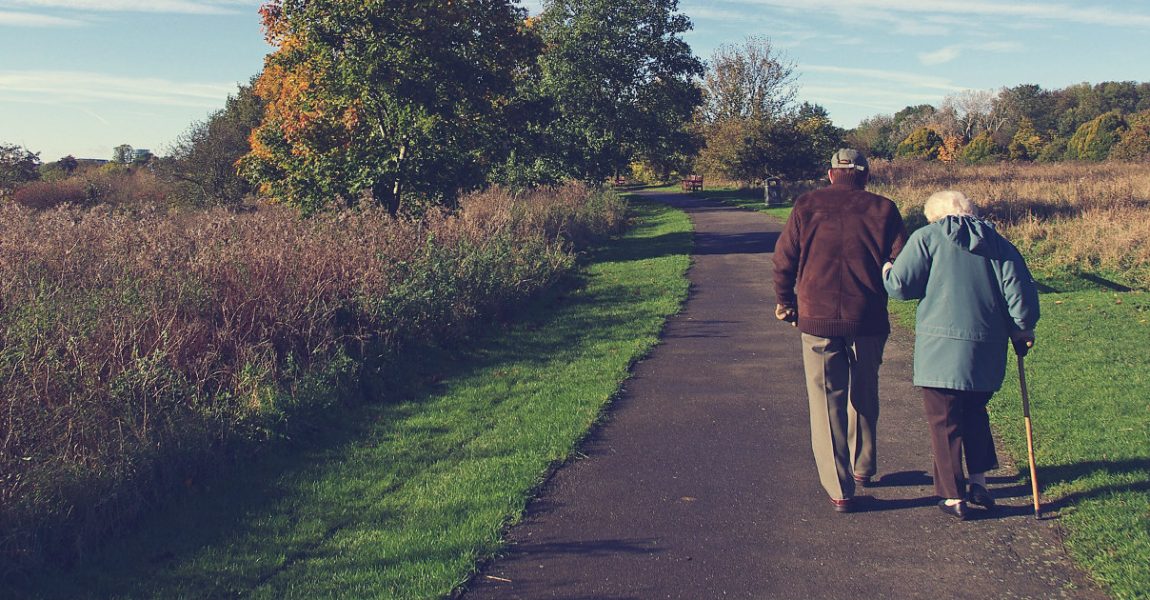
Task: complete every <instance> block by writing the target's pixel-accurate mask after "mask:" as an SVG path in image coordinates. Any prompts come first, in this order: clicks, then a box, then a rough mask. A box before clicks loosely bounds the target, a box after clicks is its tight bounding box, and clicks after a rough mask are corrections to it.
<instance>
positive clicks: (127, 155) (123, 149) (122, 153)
mask: <svg viewBox="0 0 1150 600" xmlns="http://www.w3.org/2000/svg"><path fill="white" fill-rule="evenodd" d="M135 152H136V151H135V149H134V148H132V146H130V145H128V144H120V145H119V146H116V147H115V148H112V162H114V163H119V164H121V165H130V164H132V157H133V155H134V154H135Z"/></svg>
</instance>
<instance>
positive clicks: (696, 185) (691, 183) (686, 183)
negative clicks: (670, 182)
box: [683, 175, 703, 192]
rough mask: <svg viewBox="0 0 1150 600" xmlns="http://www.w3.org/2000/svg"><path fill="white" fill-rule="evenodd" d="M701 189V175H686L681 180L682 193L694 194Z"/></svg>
mask: <svg viewBox="0 0 1150 600" xmlns="http://www.w3.org/2000/svg"><path fill="white" fill-rule="evenodd" d="M702 189H703V176H702V175H688V176H687V177H686V178H685V179H683V191H684V192H696V191H701V190H702Z"/></svg>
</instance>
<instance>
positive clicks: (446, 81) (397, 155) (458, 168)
mask: <svg viewBox="0 0 1150 600" xmlns="http://www.w3.org/2000/svg"><path fill="white" fill-rule="evenodd" d="M261 12H262V14H263V17H264V26H265V31H266V34H267V38H268V40H269V42H270V43H272V44H273V45H275V46H276V47H277V50H276V51H275V52H274V53H272V54H271V55H270V56H269V57H268V59H267V61H266V63H265V67H264V71H263V74H262V75H261V76H260V78H259V80H258V81H257V83H256V86H255V89H256V93H257V94H258V95H259V96H260V97H261V98H262V99H263V100H264V101H266V102H267V104H268V106H267V109H266V114H265V118H264V121H263V123H262V125H261V126H260V127H259V128H258V129H256V131H255V132H254V133H253V136H252V152H251V153H250V154H249V155H248V156H247V157H246V158H245V159H244V161H243V167H244V170H245V172H246V173H248V174H249V175H250V176H251V177H252V178H253V179H254V180H255V181H256V182H258V183H259V185H260V189H261V191H262V192H264V193H266V194H268V195H271V196H274V197H277V198H280V199H282V200H285V201H288V202H291V203H294V204H297V205H299V206H301V207H303V208H304V209H305V210H314V209H317V208H320V207H322V206H324V205H326V204H328V203H329V202H332V201H334V200H336V199H340V200H342V201H344V202H346V203H348V204H354V203H356V202H358V201H359V200H360V199H361V198H362V197H364V196H368V195H369V196H371V197H372V198H374V199H375V201H377V202H380V203H382V204H384V205H385V206H387V207H388V209H389V210H390V211H391V212H392V213H395V212H396V211H398V209H399V207H400V203H401V199H402V198H404V197H407V196H415V197H422V198H430V199H434V200H438V201H445V202H450V201H452V200H453V199H454V197H455V196H456V194H457V193H458V191H459V190H460V189H461V188H468V187H473V186H477V185H480V184H481V183H482V182H483V180H484V176H485V168H484V166H483V163H484V161H485V160H486V158H485V156H484V150H485V149H486V148H487V144H488V143H489V142H490V140H491V138H492V137H494V136H495V135H497V132H498V131H499V130H500V127H499V122H500V121H501V119H502V117H503V114H502V112H501V107H503V106H505V105H506V100H505V99H506V98H507V96H508V95H509V94H510V93H511V88H512V82H513V76H514V73H515V71H516V69H519V68H522V66H523V64H524V62H525V61H526V60H527V59H528V58H530V57H532V56H534V54H535V48H534V46H533V45H532V39H533V38H532V37H531V36H529V35H527V33H526V32H525V25H524V17H525V15H526V13H525V11H524V10H523V9H520V8H517V7H515V6H514V5H513V3H512V2H511V1H510V0H398V1H397V0H273V1H272V2H269V3H267V4H265V5H264V6H263V7H262V8H261Z"/></svg>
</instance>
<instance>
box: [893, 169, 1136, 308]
mask: <svg viewBox="0 0 1150 600" xmlns="http://www.w3.org/2000/svg"><path fill="white" fill-rule="evenodd" d="M871 184H872V185H871V189H872V190H874V191H876V192H877V193H880V194H883V195H885V196H887V197H889V198H891V199H893V200H894V201H895V202H896V203H897V204H898V205H899V208H900V209H901V210H902V212H903V214H904V215H905V216H906V218H907V222H908V224H910V225H912V226H917V225H921V224H923V223H924V222H925V221H924V220H923V218H922V206H923V204H924V203H925V202H926V199H927V198H928V197H929V196H930V194H932V193H934V192H936V191H939V190H944V189H954V190H959V191H962V192H963V193H965V194H966V195H967V196H969V197H970V198H971V199H972V200H974V202H975V203H976V204H977V205H978V207H979V210H980V211H981V212H982V214H983V215H984V216H986V217H987V218H988V219H990V220H991V221H993V222H994V223H996V224H997V225H998V227H999V230H1000V231H1001V232H1002V233H1003V234H1004V235H1005V236H1006V237H1008V238H1009V239H1010V240H1011V241H1013V242H1014V243H1015V244H1016V245H1018V246H1019V248H1020V249H1022V250H1023V252H1024V254H1026V256H1027V260H1028V261H1029V262H1030V263H1031V266H1032V267H1035V268H1037V269H1039V270H1052V271H1061V270H1069V271H1077V272H1093V271H1096V270H1099V269H1102V270H1106V271H1108V272H1110V273H1111V274H1119V275H1121V276H1122V278H1123V279H1124V280H1125V283H1126V284H1127V285H1132V286H1134V287H1139V288H1142V289H1150V225H1148V224H1150V165H1146V164H1143V163H1122V162H1106V163H1049V164H1032V163H1001V164H998V165H977V166H964V165H953V164H941V163H925V162H916V161H895V162H885V161H874V165H873V174H872V179H871Z"/></svg>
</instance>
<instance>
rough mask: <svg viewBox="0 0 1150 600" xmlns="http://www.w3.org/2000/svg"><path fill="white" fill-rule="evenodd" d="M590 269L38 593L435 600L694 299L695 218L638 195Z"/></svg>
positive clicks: (31, 593)
mask: <svg viewBox="0 0 1150 600" xmlns="http://www.w3.org/2000/svg"><path fill="white" fill-rule="evenodd" d="M635 206H636V217H637V220H636V225H635V227H633V228H632V229H631V230H630V232H629V233H628V234H627V235H626V236H625V237H624V238H622V239H620V240H617V241H616V242H614V243H612V244H609V245H607V246H604V247H602V248H599V249H597V250H595V251H594V252H593V253H592V254H591V256H590V257H589V259H588V263H587V267H586V268H585V269H584V270H583V271H582V273H581V277H582V281H580V282H578V285H575V284H572V285H569V286H567V287H566V288H565V289H562V290H557V291H555V292H554V293H553V294H551V295H550V296H548V297H546V298H544V299H541V300H540V301H539V302H538V303H537V304H536V305H534V306H533V307H531V308H530V309H529V310H527V311H526V312H525V314H523V315H521V316H520V317H518V318H516V319H515V320H514V322H513V323H510V324H504V325H502V326H499V325H496V326H493V330H494V331H492V332H489V333H488V334H487V335H483V336H477V339H475V340H472V341H469V342H464V343H461V344H459V345H458V346H457V347H454V348H450V349H438V350H436V349H428V350H426V351H423V352H421V353H419V354H413V355H409V356H407V357H405V362H406V366H405V370H404V373H405V375H404V377H403V379H402V380H398V381H394V382H392V384H391V385H390V387H389V389H388V395H389V396H395V395H396V394H397V393H399V392H400V391H402V394H400V396H401V397H404V398H407V399H406V400H403V401H398V402H394V403H388V404H378V405H371V406H366V407H361V408H357V409H351V410H350V411H349V412H348V413H346V414H343V415H339V416H332V417H331V418H330V419H329V422H326V423H323V424H317V429H316V431H315V432H313V433H312V434H310V435H308V436H306V438H305V439H301V440H297V441H296V442H294V443H293V444H292V445H291V448H284V449H283V451H282V452H280V453H278V454H276V455H274V456H268V457H265V458H263V459H261V460H259V461H258V462H255V463H253V464H250V465H248V466H246V467H245V468H243V469H239V468H237V469H234V470H232V471H231V472H230V475H229V476H227V477H226V478H222V479H216V480H213V481H210V482H207V483H206V484H204V483H200V482H188V483H189V486H190V487H191V488H193V491H191V492H190V493H189V495H188V497H187V498H186V500H184V501H182V502H181V503H180V504H179V505H177V506H173V507H171V508H169V509H167V510H165V511H163V512H160V513H157V514H155V515H154V516H153V517H152V518H151V519H150V520H149V521H148V522H146V523H144V524H143V525H142V526H141V527H140V528H139V529H138V531H137V532H136V533H134V534H131V535H128V536H125V537H124V538H122V539H119V540H117V541H115V542H113V543H112V544H111V545H109V546H107V547H106V548H105V549H104V550H103V551H102V553H101V556H100V557H94V558H93V559H92V560H90V561H89V562H88V563H87V564H86V565H84V566H83V567H81V568H77V569H73V570H70V571H63V572H55V573H46V574H42V575H41V576H40V577H38V578H35V579H32V580H31V581H25V582H23V583H22V584H21V586H20V587H19V588H18V589H20V590H22V593H23V595H26V596H27V597H32V598H111V597H128V598H136V597H147V598H181V597H187V598H191V597H195V598H204V597H236V596H244V597H253V598H331V597H345V598H346V597H360V598H384V597H386V598H434V597H442V596H445V595H448V594H450V593H451V592H452V590H453V589H455V588H457V587H458V586H459V585H460V584H461V583H463V582H464V581H466V580H467V578H468V577H469V575H470V574H471V573H472V572H473V571H474V569H475V567H476V565H477V564H478V563H479V562H481V561H483V560H484V559H486V558H488V557H490V556H492V555H493V554H494V553H495V552H496V551H497V550H498V549H499V547H500V543H501V542H500V540H501V535H502V532H503V530H504V528H505V526H506V525H507V524H508V523H512V522H514V521H515V520H516V519H517V518H518V517H519V516H520V515H521V513H522V510H523V508H524V506H525V504H526V501H527V499H528V498H529V497H530V496H531V495H532V494H533V492H534V491H535V490H536V489H537V488H538V485H539V484H540V483H541V481H542V480H543V478H544V477H545V475H546V473H547V472H548V471H549V469H551V468H552V467H554V466H555V465H556V464H559V463H561V462H562V461H564V460H565V459H566V458H567V457H568V456H569V455H570V454H571V453H572V451H573V450H574V449H575V448H576V446H577V444H578V442H579V440H580V439H582V438H583V437H584V436H585V435H586V433H587V432H588V431H589V429H590V428H591V427H592V426H593V425H594V424H595V422H596V421H597V419H598V418H599V416H600V414H601V412H602V410H603V408H604V406H605V405H607V404H608V403H609V402H610V400H611V399H612V398H613V397H614V396H615V394H616V393H617V391H618V389H619V385H620V383H621V382H622V381H623V380H624V379H625V378H626V377H627V376H628V373H629V368H630V366H631V365H632V364H633V363H634V361H636V360H637V359H639V358H640V357H642V356H643V355H644V354H645V353H647V352H648V351H649V349H650V348H651V347H652V346H653V345H654V344H656V343H657V341H658V334H659V331H660V330H661V328H662V325H663V323H664V321H665V319H666V317H667V316H669V315H671V314H673V313H675V312H677V311H678V310H679V308H680V306H681V304H682V302H683V301H684V299H685V298H686V294H687V282H686V279H685V272H686V269H687V266H688V264H689V254H690V243H691V235H690V223H689V221H688V219H687V217H686V215H684V214H683V213H681V212H678V211H672V210H670V209H668V208H665V207H662V206H659V205H654V204H648V203H639V204H636V205H635Z"/></svg>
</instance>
